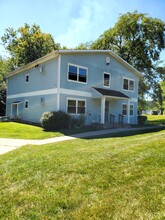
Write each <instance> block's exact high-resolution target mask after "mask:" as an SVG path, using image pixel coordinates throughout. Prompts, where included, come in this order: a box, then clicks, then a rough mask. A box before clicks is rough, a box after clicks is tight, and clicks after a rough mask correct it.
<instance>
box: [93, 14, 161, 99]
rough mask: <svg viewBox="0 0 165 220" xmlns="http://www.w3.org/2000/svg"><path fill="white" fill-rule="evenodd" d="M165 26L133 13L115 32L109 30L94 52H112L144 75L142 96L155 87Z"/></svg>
mask: <svg viewBox="0 0 165 220" xmlns="http://www.w3.org/2000/svg"><path fill="white" fill-rule="evenodd" d="M164 31H165V23H164V22H163V21H161V20H159V19H155V18H151V17H149V16H147V15H146V14H142V13H138V12H134V13H127V14H124V15H121V16H120V17H119V20H118V22H117V23H116V24H115V26H114V27H113V28H110V29H108V30H106V31H105V32H104V33H103V34H102V35H101V36H100V37H99V39H98V40H96V41H95V42H94V43H93V44H92V46H91V48H92V49H110V50H112V51H114V52H115V53H117V54H118V55H119V56H120V57H122V58H123V59H124V60H125V61H127V62H128V63H129V64H131V65H132V66H134V67H135V68H136V69H138V70H139V71H140V72H141V73H142V74H143V77H144V78H143V79H141V80H140V89H139V92H140V93H139V94H140V97H141V98H142V97H143V95H144V94H145V92H147V91H148V90H149V89H150V88H151V87H153V86H154V85H156V84H155V83H156V81H157V78H158V74H157V71H156V62H157V61H158V60H159V59H160V53H161V51H162V50H163V49H164V48H165V40H164Z"/></svg>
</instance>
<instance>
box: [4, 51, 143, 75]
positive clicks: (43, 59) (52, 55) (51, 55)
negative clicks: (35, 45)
mask: <svg viewBox="0 0 165 220" xmlns="http://www.w3.org/2000/svg"><path fill="white" fill-rule="evenodd" d="M99 53H100V54H103V53H104V54H107V55H110V56H112V57H113V58H115V59H116V60H118V61H119V62H120V63H122V64H123V65H124V66H125V67H126V68H128V69H129V70H131V71H132V72H133V73H135V74H136V75H137V76H138V77H141V76H142V74H141V73H140V72H139V71H138V70H136V69H135V68H134V67H133V66H131V65H130V64H129V63H127V62H126V61H125V60H123V59H122V58H121V57H119V56H118V55H117V54H115V53H114V52H113V51H111V50H57V51H53V52H51V53H49V54H47V55H46V56H43V57H41V58H39V59H37V60H35V61H33V62H31V63H28V64H27V65H24V66H22V67H20V68H18V69H16V70H14V71H13V72H11V73H9V74H7V75H6V78H9V77H10V76H13V75H15V74H18V73H21V72H23V71H25V70H28V69H31V68H33V67H35V66H38V65H39V64H42V63H44V62H46V61H48V60H51V59H53V58H56V57H58V56H60V55H61V54H99Z"/></svg>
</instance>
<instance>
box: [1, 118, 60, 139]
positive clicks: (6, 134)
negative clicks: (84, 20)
mask: <svg viewBox="0 0 165 220" xmlns="http://www.w3.org/2000/svg"><path fill="white" fill-rule="evenodd" d="M62 135H63V134H62V133H60V132H46V131H44V130H43V128H42V127H38V126H34V125H27V124H21V123H16V122H0V138H18V139H35V140H36V139H45V138H51V137H59V136H62Z"/></svg>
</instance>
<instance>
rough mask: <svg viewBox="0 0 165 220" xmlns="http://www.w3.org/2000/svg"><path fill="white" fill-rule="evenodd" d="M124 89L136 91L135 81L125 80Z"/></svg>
mask: <svg viewBox="0 0 165 220" xmlns="http://www.w3.org/2000/svg"><path fill="white" fill-rule="evenodd" d="M123 89H124V90H129V91H134V80H131V79H127V78H124V79H123Z"/></svg>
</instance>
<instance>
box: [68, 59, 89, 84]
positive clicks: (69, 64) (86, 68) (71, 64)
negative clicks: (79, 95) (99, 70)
mask: <svg viewBox="0 0 165 220" xmlns="http://www.w3.org/2000/svg"><path fill="white" fill-rule="evenodd" d="M69 66H75V67H77V80H72V79H69ZM80 68H82V69H85V70H86V82H81V81H79V80H78V78H79V75H80V74H79V69H80ZM67 71H68V72H67V80H68V81H69V82H76V83H83V84H87V83H88V67H85V66H80V65H77V64H73V63H68V70H67Z"/></svg>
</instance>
